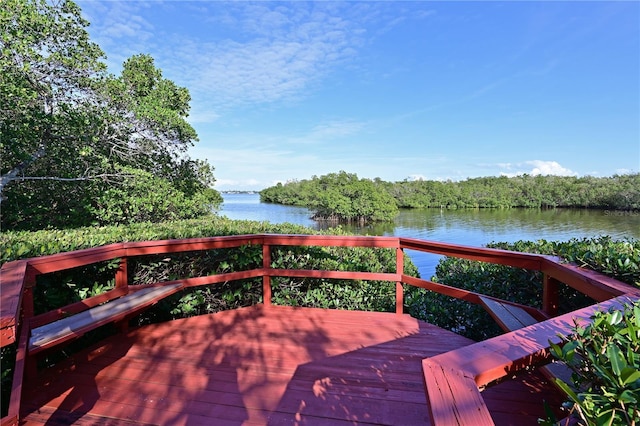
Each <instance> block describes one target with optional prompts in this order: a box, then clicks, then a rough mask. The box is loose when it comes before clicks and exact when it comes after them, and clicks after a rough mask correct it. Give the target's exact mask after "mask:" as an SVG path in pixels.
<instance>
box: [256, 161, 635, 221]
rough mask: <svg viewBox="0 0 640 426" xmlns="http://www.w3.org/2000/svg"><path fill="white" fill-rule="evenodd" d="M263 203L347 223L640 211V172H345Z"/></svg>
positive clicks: (268, 195) (267, 192) (295, 185)
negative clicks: (525, 211) (436, 215)
mask: <svg viewBox="0 0 640 426" xmlns="http://www.w3.org/2000/svg"><path fill="white" fill-rule="evenodd" d="M260 201H262V202H265V203H274V204H283V205H292V206H300V207H307V208H309V209H310V210H312V211H313V219H314V220H321V221H325V220H329V221H337V222H347V223H368V222H381V221H383V222H384V221H392V220H393V219H394V217H395V216H396V215H397V214H398V209H401V208H404V209H414V208H440V209H485V208H486V209H512V208H537V209H553V208H583V209H599V210H607V211H609V212H630V214H633V213H635V212H638V214H640V173H635V174H625V175H614V176H611V177H592V176H585V177H574V176H541V175H537V176H531V175H520V176H515V177H506V176H500V177H480V178H469V179H466V180H464V181H444V182H443V181H433V180H414V181H409V180H404V181H400V182H385V181H382V180H381V179H379V178H375V179H373V180H371V179H366V178H358V176H357V175H356V174H353V173H347V172H345V171H340V172H338V173H330V174H327V175H323V176H320V177H318V176H313V177H312V178H311V179H304V180H294V181H290V182H287V183H285V184H281V183H278V184H277V185H275V186H272V187H269V188H265V189H263V190H262V191H260Z"/></svg>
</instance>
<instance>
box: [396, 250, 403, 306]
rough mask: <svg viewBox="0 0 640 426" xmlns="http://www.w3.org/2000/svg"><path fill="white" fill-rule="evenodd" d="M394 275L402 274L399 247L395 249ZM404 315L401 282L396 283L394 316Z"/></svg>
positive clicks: (401, 253)
mask: <svg viewBox="0 0 640 426" xmlns="http://www.w3.org/2000/svg"><path fill="white" fill-rule="evenodd" d="M396 274H398V275H400V276H402V274H404V252H403V251H402V249H401V248H400V247H398V248H396ZM403 313H404V290H403V289H402V281H396V314H398V315H402V314H403Z"/></svg>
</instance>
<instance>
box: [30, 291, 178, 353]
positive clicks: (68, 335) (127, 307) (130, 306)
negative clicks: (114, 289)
mask: <svg viewBox="0 0 640 426" xmlns="http://www.w3.org/2000/svg"><path fill="white" fill-rule="evenodd" d="M182 287H183V286H182V284H179V283H177V284H170V285H166V286H158V287H145V288H143V289H140V290H134V291H131V292H130V293H128V294H126V295H125V296H122V297H119V298H117V299H114V300H110V301H108V302H106V303H104V304H102V305H98V306H95V307H93V308H90V309H87V310H85V311H82V312H80V313H77V314H75V315H71V316H68V317H66V318H63V319H60V320H57V321H54V322H51V323H48V324H45V325H42V326H40V327H36V328H33V329H32V330H31V337H30V338H29V349H28V350H29V354H31V355H33V354H35V353H38V352H40V351H43V350H45V349H48V348H51V347H53V346H56V345H58V344H60V343H63V342H66V341H68V340H71V339H73V338H76V337H79V336H82V335H83V334H85V333H87V332H88V331H91V330H93V329H96V328H98V327H100V326H102V325H105V324H108V323H110V322H116V321H120V320H123V319H125V318H126V317H128V316H130V315H132V314H134V313H136V312H138V311H140V310H142V309H144V308H147V307H149V306H151V305H153V304H154V303H156V302H157V301H158V300H160V299H162V298H165V297H167V296H169V295H171V294H174V293H176V292H177V291H179V290H181V289H182ZM130 289H131V287H130Z"/></svg>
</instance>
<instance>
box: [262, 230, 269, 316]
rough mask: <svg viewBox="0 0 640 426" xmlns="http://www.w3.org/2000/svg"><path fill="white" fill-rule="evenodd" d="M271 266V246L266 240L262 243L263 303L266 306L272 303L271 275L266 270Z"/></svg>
mask: <svg viewBox="0 0 640 426" xmlns="http://www.w3.org/2000/svg"><path fill="white" fill-rule="evenodd" d="M269 268H271V247H270V246H269V244H267V243H266V242H263V243H262V269H263V270H264V271H265V274H264V275H262V303H263V304H264V305H265V306H270V305H271V277H270V276H269V275H266V270H267V269H269Z"/></svg>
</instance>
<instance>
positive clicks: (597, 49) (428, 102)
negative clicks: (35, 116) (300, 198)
mask: <svg viewBox="0 0 640 426" xmlns="http://www.w3.org/2000/svg"><path fill="white" fill-rule="evenodd" d="M78 3H79V4H80V6H81V7H82V9H83V14H84V16H85V17H86V18H88V19H89V21H90V22H91V26H90V27H89V32H90V34H91V37H92V39H93V41H95V42H97V43H98V44H99V45H100V46H101V47H102V49H103V50H104V51H105V53H106V55H107V63H108V65H109V69H110V71H111V72H113V73H119V72H120V70H121V64H122V62H124V60H125V59H126V58H127V57H129V56H131V55H134V54H138V53H148V54H151V55H152V56H153V57H154V58H155V61H156V66H158V67H159V68H161V69H162V71H163V75H164V77H166V78H169V79H171V80H173V81H175V82H176V83H177V84H178V85H181V86H184V87H187V88H188V89H189V91H190V92H191V96H192V103H191V114H190V117H189V120H190V122H191V124H192V125H193V126H194V128H195V129H196V131H197V132H198V135H199V137H200V141H199V142H198V143H197V144H196V146H195V147H194V148H193V149H192V150H191V151H190V154H191V156H192V157H194V158H202V159H208V160H209V162H210V163H211V164H212V165H213V166H214V167H215V172H214V174H215V176H216V179H217V182H216V188H217V189H219V190H231V189H239V190H255V189H262V188H265V187H268V186H271V185H274V184H275V183H277V182H286V181H288V180H292V179H298V180H300V179H308V178H310V177H311V176H313V175H318V176H319V175H323V174H327V173H331V172H338V171H340V170H345V171H348V172H351V173H356V174H358V176H359V177H366V178H375V177H379V178H381V179H383V180H386V181H399V180H404V179H420V178H422V179H437V180H443V179H452V180H463V179H466V178H469V177H477V176H499V175H503V174H504V175H509V176H510V175H516V174H522V173H529V174H557V175H575V176H584V175H592V176H611V175H613V174H617V173H637V172H639V171H640V2H636V1H629V2H625V1H619V2H589V1H587V2H575V1H569V2H545V1H541V2H521V1H510V2H485V1H475V2H458V1H435V2H427V1H408V2H397V1H394V2H388V1H374V2H367V1H350V2H329V1H316V2H299V1H294V2H284V1H277V2H266V1H260V2H247V1H235V2H222V1H206V0H203V1H193V2H190V1H163V2H161V1H113V0H111V1H82V0H81V1H79V2H78Z"/></svg>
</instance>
